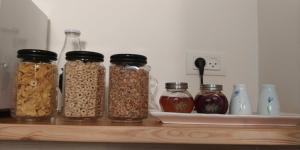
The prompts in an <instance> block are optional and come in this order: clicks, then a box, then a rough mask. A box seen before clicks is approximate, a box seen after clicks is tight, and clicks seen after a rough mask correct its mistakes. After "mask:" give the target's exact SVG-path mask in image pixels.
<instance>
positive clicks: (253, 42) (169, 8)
mask: <svg viewBox="0 0 300 150" xmlns="http://www.w3.org/2000/svg"><path fill="white" fill-rule="evenodd" d="M34 2H35V3H36V4H37V5H38V6H39V7H40V8H41V9H42V10H43V11H44V12H45V13H46V14H47V15H48V17H49V18H50V20H51V27H50V29H51V31H50V50H53V51H57V52H58V51H59V50H60V49H61V47H62V45H63V41H64V33H63V31H64V29H65V28H70V27H73V28H78V29H80V30H81V31H82V39H83V40H84V41H87V48H86V50H92V51H98V52H101V53H103V54H104V55H105V56H106V59H105V61H106V66H108V64H109V63H108V62H109V56H110V55H111V54H114V53H120V52H122V53H124V52H129V53H140V54H144V55H146V56H147V57H148V58H149V64H150V65H151V66H152V74H153V75H154V76H155V77H156V78H157V79H158V80H159V84H160V87H159V88H160V92H159V93H158V97H159V95H160V94H161V91H163V90H164V83H165V82H166V81H187V82H188V83H189V86H190V89H189V90H190V92H191V93H192V94H193V95H195V94H196V93H197V91H198V90H199V77H198V76H187V75H186V73H185V54H186V52H187V51H216V52H223V53H225V61H226V62H225V63H226V76H225V77H206V78H205V81H206V83H219V84H224V85H225V93H226V94H227V96H228V98H230V95H231V90H232V85H233V84H234V83H246V84H247V85H248V86H249V91H250V95H251V98H253V103H255V101H256V100H255V99H256V94H257V92H256V89H257V83H258V72H257V70H258V65H257V59H258V58H257V53H258V51H257V49H258V48H257V47H258V42H257V30H258V28H257V1H256V0H89V1H85V0H34ZM158 97H157V98H158Z"/></svg>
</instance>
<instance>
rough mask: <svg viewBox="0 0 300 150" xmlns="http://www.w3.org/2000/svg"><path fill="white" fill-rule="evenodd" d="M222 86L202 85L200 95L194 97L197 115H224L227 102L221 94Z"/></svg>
mask: <svg viewBox="0 0 300 150" xmlns="http://www.w3.org/2000/svg"><path fill="white" fill-rule="evenodd" d="M222 89H223V86H222V85H216V84H203V85H201V87H200V90H201V91H200V93H198V94H197V95H196V97H195V109H196V110H197V112H198V113H207V114H225V113H226V112H227V109H228V101H227V98H226V96H225V95H224V94H223V93H222Z"/></svg>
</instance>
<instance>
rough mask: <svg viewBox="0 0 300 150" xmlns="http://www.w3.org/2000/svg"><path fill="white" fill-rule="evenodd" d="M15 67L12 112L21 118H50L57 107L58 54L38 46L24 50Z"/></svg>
mask: <svg viewBox="0 0 300 150" xmlns="http://www.w3.org/2000/svg"><path fill="white" fill-rule="evenodd" d="M17 57H18V58H19V62H18V66H17V69H16V87H15V88H16V95H15V108H14V110H13V111H12V112H13V115H14V116H15V117H16V118H17V119H19V120H25V121H39V120H49V119H50V118H51V117H52V116H53V115H54V113H55V108H56V83H57V66H56V64H55V63H54V61H56V60H57V54H56V53H54V52H51V51H45V50H38V49H22V50H19V51H18V55H17Z"/></svg>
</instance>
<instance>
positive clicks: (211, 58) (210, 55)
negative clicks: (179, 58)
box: [186, 52, 225, 76]
mask: <svg viewBox="0 0 300 150" xmlns="http://www.w3.org/2000/svg"><path fill="white" fill-rule="evenodd" d="M199 57H202V58H204V59H205V61H206V65H205V67H204V75H212V76H225V67H224V60H223V54H221V53H216V52H188V53H186V74H188V75H199V70H198V68H197V67H196V66H195V60H196V59H197V58H199Z"/></svg>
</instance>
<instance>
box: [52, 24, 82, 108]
mask: <svg viewBox="0 0 300 150" xmlns="http://www.w3.org/2000/svg"><path fill="white" fill-rule="evenodd" d="M70 51H81V46H80V31H79V30H76V29H66V30H65V42H64V45H63V48H62V50H61V51H60V53H59V57H58V74H59V85H58V87H59V89H58V90H57V91H58V103H57V112H59V113H60V112H61V111H62V106H63V98H62V84H63V70H64V69H63V68H64V65H65V64H66V53H67V52H70Z"/></svg>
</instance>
